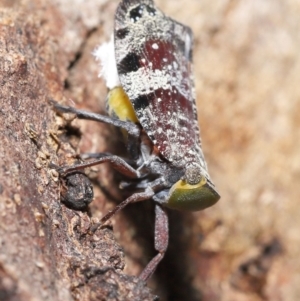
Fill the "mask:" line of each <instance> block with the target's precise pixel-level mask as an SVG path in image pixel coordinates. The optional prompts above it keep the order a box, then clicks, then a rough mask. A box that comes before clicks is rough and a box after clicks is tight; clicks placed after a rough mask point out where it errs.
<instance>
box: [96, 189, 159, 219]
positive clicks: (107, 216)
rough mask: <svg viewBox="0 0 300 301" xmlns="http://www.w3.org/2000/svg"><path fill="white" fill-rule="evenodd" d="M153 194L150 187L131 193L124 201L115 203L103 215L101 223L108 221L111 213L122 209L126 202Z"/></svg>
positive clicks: (133, 201)
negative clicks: (112, 207) (114, 205)
mask: <svg viewBox="0 0 300 301" xmlns="http://www.w3.org/2000/svg"><path fill="white" fill-rule="evenodd" d="M154 194H155V193H154V191H153V190H152V189H151V188H149V189H146V191H144V192H138V193H134V194H133V195H131V196H130V197H128V198H127V199H126V200H125V201H123V202H122V203H120V204H119V205H117V206H116V207H115V208H114V209H113V210H111V211H109V212H108V213H107V214H106V215H105V216H103V217H102V219H101V221H100V223H101V224H103V223H105V222H106V221H108V220H109V219H110V218H111V217H112V216H113V215H115V214H116V213H118V212H119V211H120V210H122V209H123V208H124V207H126V206H127V205H128V204H130V203H135V202H140V201H145V200H148V199H150V198H151V197H153V195H154Z"/></svg>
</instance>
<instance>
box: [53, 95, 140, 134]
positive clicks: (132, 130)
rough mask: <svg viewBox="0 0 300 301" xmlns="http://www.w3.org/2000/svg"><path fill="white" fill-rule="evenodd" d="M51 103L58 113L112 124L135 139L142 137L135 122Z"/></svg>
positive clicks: (54, 102)
mask: <svg viewBox="0 0 300 301" xmlns="http://www.w3.org/2000/svg"><path fill="white" fill-rule="evenodd" d="M50 103H51V104H52V105H53V107H54V109H55V110H56V111H58V112H61V113H71V114H75V115H76V117H77V118H78V119H86V120H93V121H97V122H104V123H107V124H112V125H114V126H116V127H119V128H121V129H124V130H126V131H127V132H128V133H129V134H130V135H132V136H134V137H137V138H138V137H139V136H140V131H141V130H140V128H139V126H137V125H136V124H135V123H134V122H131V121H122V120H120V119H117V118H112V117H109V116H104V115H100V114H96V113H93V112H88V111H84V110H78V109H76V108H73V107H69V106H63V105H61V104H59V103H58V102H56V101H54V100H50Z"/></svg>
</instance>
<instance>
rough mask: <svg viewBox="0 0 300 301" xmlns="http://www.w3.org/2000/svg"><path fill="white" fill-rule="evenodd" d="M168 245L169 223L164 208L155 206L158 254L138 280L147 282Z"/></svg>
mask: <svg viewBox="0 0 300 301" xmlns="http://www.w3.org/2000/svg"><path fill="white" fill-rule="evenodd" d="M168 243H169V222H168V216H167V213H166V211H165V209H164V208H162V207H161V206H160V205H156V206H155V250H157V251H158V252H159V253H158V254H157V255H156V256H155V257H154V258H153V259H152V260H151V261H150V262H149V263H148V265H147V266H146V268H145V269H144V270H143V272H142V273H141V275H140V276H139V278H140V279H141V280H143V281H147V280H148V279H149V278H150V277H151V276H152V274H153V273H154V271H155V269H156V267H157V265H158V264H159V262H160V261H161V260H162V259H163V257H164V255H165V253H166V250H167V247H168Z"/></svg>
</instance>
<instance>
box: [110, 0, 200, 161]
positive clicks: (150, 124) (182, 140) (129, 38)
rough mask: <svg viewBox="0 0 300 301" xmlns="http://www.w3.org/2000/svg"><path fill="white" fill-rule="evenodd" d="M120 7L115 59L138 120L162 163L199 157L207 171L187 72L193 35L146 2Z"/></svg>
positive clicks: (116, 26)
mask: <svg viewBox="0 0 300 301" xmlns="http://www.w3.org/2000/svg"><path fill="white" fill-rule="evenodd" d="M124 3H125V4H126V5H125V4H124ZM124 3H122V4H121V5H120V6H119V8H118V10H117V14H116V22H115V51H116V60H117V68H118V73H119V77H120V82H121V84H122V86H123V88H124V90H125V92H126V93H127V95H128V96H129V99H130V100H131V102H132V104H133V107H134V109H135V111H136V114H137V116H138V119H139V121H140V123H141V125H142V127H143V128H144V129H145V131H146V133H147V134H148V136H149V137H150V139H151V140H152V142H153V143H154V145H155V146H156V147H157V148H158V149H159V151H160V152H161V154H162V155H163V156H164V157H165V158H166V159H168V160H169V161H171V162H174V163H176V162H177V163H178V164H180V165H184V164H186V163H187V162H189V161H190V162H191V161H195V157H197V159H196V161H199V159H200V161H201V165H202V166H203V167H205V166H206V165H205V162H204V158H203V154H202V151H201V148H200V141H199V129H198V122H197V114H196V107H195V98H194V82H193V78H192V72H191V49H192V34H191V30H190V29H189V28H188V27H186V26H184V25H182V24H180V23H178V22H176V21H174V20H172V19H171V18H168V17H166V16H165V15H164V14H163V13H162V12H161V11H160V10H158V9H157V8H156V7H154V6H153V4H151V1H149V0H144V1H143V0H142V1H139V2H137V1H136V0H131V1H130V0H127V1H124ZM133 16H134V17H133ZM124 33H126V34H124Z"/></svg>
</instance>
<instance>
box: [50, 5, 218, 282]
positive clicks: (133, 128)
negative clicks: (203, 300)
mask: <svg viewBox="0 0 300 301" xmlns="http://www.w3.org/2000/svg"><path fill="white" fill-rule="evenodd" d="M192 42H193V36H192V32H191V29H190V28H189V27H187V26H184V25H182V24H180V23H178V22H176V21H175V20H173V19H171V18H169V17H167V16H165V15H164V13H163V12H161V11H160V10H159V9H158V8H156V6H155V5H154V3H153V1H152V0H123V1H121V3H120V4H119V6H118V8H117V11H116V14H115V27H114V36H113V39H112V41H111V42H110V43H108V44H105V45H102V46H101V47H99V48H98V49H97V50H96V51H95V55H96V57H97V58H98V59H101V60H102V65H103V70H102V75H103V76H104V78H105V79H106V82H107V87H108V88H109V93H108V97H107V107H108V113H109V116H104V115H99V114H95V113H91V112H87V111H83V110H77V109H75V108H73V107H68V106H63V105H60V104H58V103H56V102H53V105H54V108H55V109H56V110H57V111H59V112H61V113H73V114H75V115H76V116H77V117H78V118H81V119H89V120H94V121H99V122H104V123H108V124H112V125H114V126H116V127H118V128H120V129H122V130H123V132H124V131H126V133H127V134H126V137H125V136H124V139H126V143H127V157H126V158H121V157H118V156H115V155H113V154H108V153H99V154H92V155H86V156H84V161H83V162H82V163H79V164H76V165H74V166H66V167H61V168H60V169H59V172H60V174H61V175H62V176H64V175H67V174H70V173H72V172H74V171H78V170H80V169H84V168H85V167H89V166H93V165H96V164H100V163H103V162H109V163H111V165H112V166H113V167H114V168H115V169H116V170H117V171H119V172H120V173H121V174H123V175H125V176H126V179H127V180H126V182H123V184H122V187H123V189H129V190H130V192H132V194H131V195H130V196H129V197H128V198H127V199H126V200H124V201H123V202H122V203H120V204H119V205H118V206H116V207H115V208H114V210H112V211H110V212H109V213H107V214H106V215H105V216H104V217H103V218H102V220H101V223H104V222H106V221H107V220H108V219H109V218H111V217H112V216H113V215H114V214H115V213H117V212H118V211H119V210H121V209H122V208H124V207H125V206H127V205H128V204H129V203H134V202H139V201H143V200H147V199H152V200H153V201H154V202H155V249H156V250H157V251H158V254H157V255H156V256H155V257H154V258H153V259H152V260H151V261H150V263H149V264H148V265H147V266H146V268H145V269H144V270H143V272H142V273H141V275H140V279H142V280H144V281H146V280H147V279H148V278H149V277H150V276H151V275H152V274H153V272H154V271H155V269H156V267H157V265H158V263H159V262H160V261H161V260H162V258H163V257H164V254H165V252H166V249H167V246H168V235H169V234H168V217H167V214H166V210H165V208H166V207H167V208H172V209H177V210H189V211H197V210H202V209H205V208H207V207H209V206H212V205H214V204H215V203H216V202H217V201H218V200H219V198H220V196H219V194H218V193H217V191H216V189H215V186H214V184H213V182H212V181H211V179H210V176H209V174H208V171H207V165H206V162H205V159H204V156H203V152H202V149H201V142H200V136H199V134H200V133H199V127H198V122H197V112H196V104H195V89H194V80H193V75H192ZM128 179H129V180H128Z"/></svg>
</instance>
